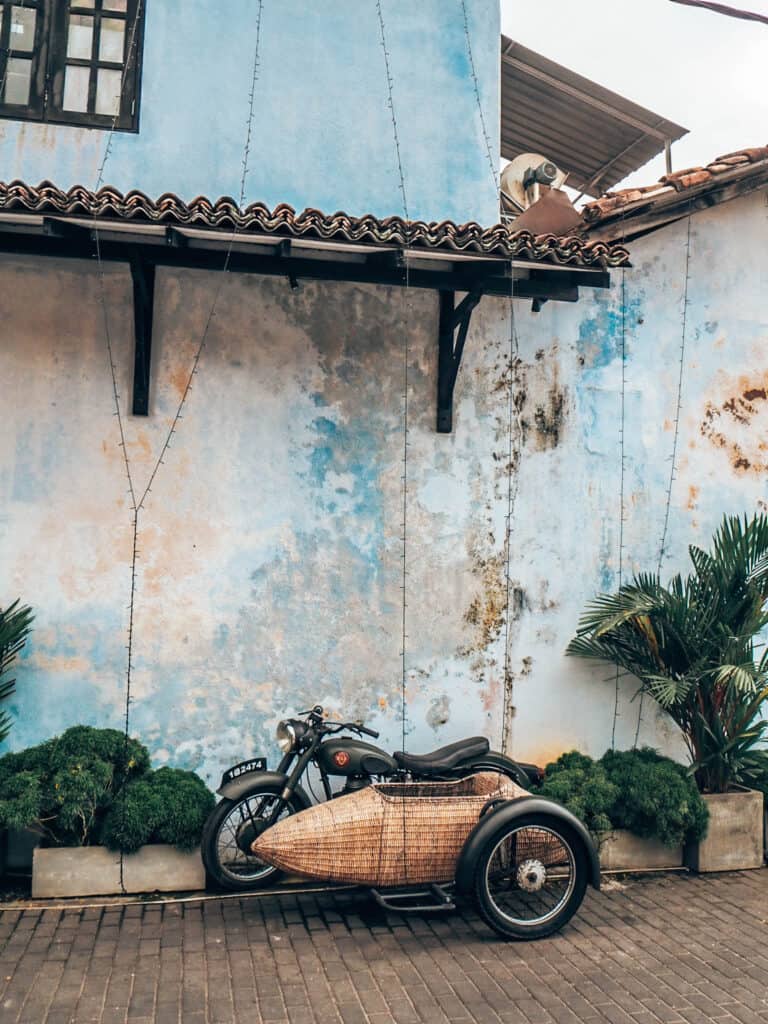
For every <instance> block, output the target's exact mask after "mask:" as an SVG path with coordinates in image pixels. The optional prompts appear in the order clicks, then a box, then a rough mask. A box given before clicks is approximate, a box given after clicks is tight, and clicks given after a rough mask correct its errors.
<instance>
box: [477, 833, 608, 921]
mask: <svg viewBox="0 0 768 1024" xmlns="http://www.w3.org/2000/svg"><path fill="white" fill-rule="evenodd" d="M587 872H588V868H587V854H586V851H585V849H584V844H583V843H582V841H581V839H579V837H578V836H577V835H576V833H574V832H573V831H572V830H571V829H569V828H568V826H567V825H565V824H564V823H563V822H562V821H560V820H559V819H558V818H557V817H555V816H554V815H545V814H528V815H521V817H519V818H516V819H515V820H513V821H511V822H507V823H506V824H503V825H500V826H499V828H498V829H497V830H496V831H495V832H493V833H492V834H491V835H490V836H489V837H488V840H487V841H486V843H485V844H484V846H483V848H482V849H481V851H480V853H479V856H478V857H477V860H476V862H475V869H474V878H473V896H474V902H475V905H476V907H477V910H478V912H479V914H480V916H481V917H482V919H483V920H484V921H485V923H486V924H487V925H489V926H490V927H491V928H493V930H494V931H495V932H496V933H497V934H499V935H501V936H502V937H503V938H505V939H542V938H544V937H545V936H547V935H552V934H553V933H554V932H556V931H558V930H559V929H560V928H562V927H563V925H564V924H566V922H568V921H570V919H571V918H572V917H573V915H574V914H575V913H576V911H577V910H578V909H579V906H580V905H581V901H582V900H583V899H584V893H585V891H586V888H587Z"/></svg>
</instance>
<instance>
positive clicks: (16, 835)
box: [0, 828, 42, 875]
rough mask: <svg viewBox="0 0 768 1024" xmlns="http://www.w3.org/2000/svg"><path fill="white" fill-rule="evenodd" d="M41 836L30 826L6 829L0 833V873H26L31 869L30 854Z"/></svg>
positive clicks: (40, 839) (37, 844)
mask: <svg viewBox="0 0 768 1024" xmlns="http://www.w3.org/2000/svg"><path fill="white" fill-rule="evenodd" d="M41 841H42V836H41V835H40V834H39V833H38V832H33V831H32V829H30V828H25V829H16V828H10V829H6V830H5V831H4V832H3V833H2V835H0V875H3V874H5V873H6V872H8V873H9V874H28V873H29V872H30V871H31V870H32V854H33V853H34V850H35V847H37V846H39V845H40V843H41Z"/></svg>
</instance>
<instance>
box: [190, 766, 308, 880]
mask: <svg viewBox="0 0 768 1024" xmlns="http://www.w3.org/2000/svg"><path fill="white" fill-rule="evenodd" d="M281 791H282V786H269V785H262V786H256V787H254V789H252V790H251V791H249V792H248V793H244V794H243V795H242V796H241V797H239V798H238V799H237V800H226V799H225V800H220V801H219V802H218V804H217V805H216V807H215V808H214V809H213V811H212V812H211V814H210V816H209V818H208V820H207V821H206V823H205V826H204V828H203V835H202V839H201V841H200V853H201V854H202V858H203V864H204V865H205V870H206V871H207V872H208V874H209V876H210V877H211V878H212V879H213V881H214V882H216V884H217V885H219V886H221V888H222V889H228V890H229V891H230V892H249V891H251V890H252V889H263V888H264V887H265V886H268V885H272V884H273V883H274V882H276V881H277V879H278V878H279V877H280V874H281V872H280V871H279V870H278V868H274V867H272V865H271V864H266V863H265V862H264V861H263V860H260V859H259V858H258V857H256V856H255V855H254V854H252V853H251V852H250V849H249V847H250V842H251V841H252V840H253V839H254V838H255V837H256V832H255V829H254V825H253V823H252V821H251V818H253V819H255V821H256V823H257V826H258V823H259V819H264V818H268V817H269V815H270V813H271V811H272V808H273V806H274V802H275V800H276V799H278V797H279V796H280V793H281ZM301 809H302V805H301V804H300V803H299V802H298V801H295V800H291V801H290V802H289V803H288V804H287V805H286V807H285V808H284V809H283V811H282V813H281V815H280V818H285V817H287V815H289V814H296V813H297V812H298V811H300V810H301ZM280 818H278V820H280ZM251 833H253V834H251Z"/></svg>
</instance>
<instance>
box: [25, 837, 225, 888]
mask: <svg viewBox="0 0 768 1024" xmlns="http://www.w3.org/2000/svg"><path fill="white" fill-rule="evenodd" d="M123 881H124V883H125V888H126V890H127V891H128V892H130V893H139V892H189V891H199V890H201V889H204V888H205V869H204V868H203V862H202V860H201V859H200V851H199V850H193V851H192V852H191V853H184V852H183V851H181V850H177V849H176V847H175V846H162V845H159V844H158V845H157V846H142V847H141V849H140V850H138V851H137V852H136V853H131V854H126V855H125V858H124V863H123ZM122 891H123V890H122V889H121V887H120V854H119V853H112V852H111V851H110V850H107V849H106V848H105V847H103V846H79V847H58V848H51V849H42V848H41V849H37V850H35V854H34V860H33V862H32V896H33V898H35V899H44V898H51V897H66V896H107V895H110V894H115V893H121V892H122Z"/></svg>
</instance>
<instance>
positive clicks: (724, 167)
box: [582, 145, 768, 229]
mask: <svg viewBox="0 0 768 1024" xmlns="http://www.w3.org/2000/svg"><path fill="white" fill-rule="evenodd" d="M763 161H768V145H766V146H755V147H753V148H751V149H740V150H737V151H736V152H735V153H726V154H725V155H724V156H719V157H717V158H716V159H715V160H714V161H713V162H712V163H710V164H707V165H706V167H686V168H685V169H684V170H680V171H675V172H674V174H665V175H663V177H661V178H660V179H659V182H658V184H656V185H644V186H641V187H639V188H637V187H635V188H625V189H618V190H616V191H614V192H607V193H606V194H605V195H604V196H601V198H600V199H597V200H595V202H593V203H587V205H586V206H584V208H583V210H582V216H583V219H584V222H585V225H586V227H587V229H589V228H590V227H593V226H595V225H596V224H597V223H599V222H600V221H602V220H603V219H605V218H607V217H609V216H613V215H614V214H615V213H616V212H617V211H618V210H621V209H622V207H627V206H629V205H631V204H632V203H637V202H640V201H653V202H657V201H658V200H660V199H662V198H664V197H666V196H671V195H673V194H674V193H678V192H685V191H686V189H693V188H696V187H697V186H702V185H706V184H707V183H709V182H711V183H712V184H713V186H714V185H717V183H718V182H717V179H718V176H720V175H722V174H726V173H731V172H733V171H738V169H739V168H743V169H744V172H745V174H749V173H750V171H751V166H752V165H753V164H757V163H762V162H763Z"/></svg>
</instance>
